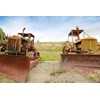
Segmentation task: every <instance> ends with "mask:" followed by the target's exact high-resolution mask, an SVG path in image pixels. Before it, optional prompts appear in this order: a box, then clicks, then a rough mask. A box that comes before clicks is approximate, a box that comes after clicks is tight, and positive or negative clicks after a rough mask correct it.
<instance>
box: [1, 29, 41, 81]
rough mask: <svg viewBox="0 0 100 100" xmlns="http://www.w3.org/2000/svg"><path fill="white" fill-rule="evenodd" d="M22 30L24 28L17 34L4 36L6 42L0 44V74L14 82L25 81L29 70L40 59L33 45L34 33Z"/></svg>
mask: <svg viewBox="0 0 100 100" xmlns="http://www.w3.org/2000/svg"><path fill="white" fill-rule="evenodd" d="M24 31H25V28H24V29H23V31H22V33H18V36H15V35H14V36H6V40H5V42H6V43H5V44H1V45H0V74H1V75H5V76H7V77H9V78H11V79H13V80H15V81H16V82H25V81H26V80H27V76H28V73H29V70H30V69H31V68H32V67H34V66H36V65H37V64H38V62H39V59H40V53H39V52H38V51H37V49H36V48H35V46H34V35H33V34H32V33H24Z"/></svg>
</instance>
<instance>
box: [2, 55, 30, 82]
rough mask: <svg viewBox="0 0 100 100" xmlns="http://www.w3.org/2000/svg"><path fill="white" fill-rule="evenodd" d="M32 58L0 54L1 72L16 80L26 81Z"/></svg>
mask: <svg viewBox="0 0 100 100" xmlns="http://www.w3.org/2000/svg"><path fill="white" fill-rule="evenodd" d="M29 65H30V60H29V58H28V57H26V56H13V55H0V74H1V75H5V76H7V77H9V78H11V79H13V80H15V81H16V82H25V80H26V78H27V75H28V72H29Z"/></svg>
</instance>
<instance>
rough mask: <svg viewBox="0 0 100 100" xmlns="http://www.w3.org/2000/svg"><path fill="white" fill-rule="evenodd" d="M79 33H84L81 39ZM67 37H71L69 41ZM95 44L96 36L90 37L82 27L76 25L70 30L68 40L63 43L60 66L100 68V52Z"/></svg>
mask: <svg viewBox="0 0 100 100" xmlns="http://www.w3.org/2000/svg"><path fill="white" fill-rule="evenodd" d="M81 33H83V35H84V37H83V38H82V39H80V34H81ZM85 35H87V37H85ZM69 37H71V40H72V41H71V42H70V41H69ZM97 45H98V43H97V39H96V38H93V37H90V36H89V35H88V34H86V33H85V32H84V30H83V29H79V28H78V27H76V29H74V30H71V31H70V33H69V34H68V41H66V42H65V43H64V44H63V49H62V52H63V53H62V54H61V59H62V66H64V67H67V66H68V67H89V68H100V54H99V53H98V51H97Z"/></svg>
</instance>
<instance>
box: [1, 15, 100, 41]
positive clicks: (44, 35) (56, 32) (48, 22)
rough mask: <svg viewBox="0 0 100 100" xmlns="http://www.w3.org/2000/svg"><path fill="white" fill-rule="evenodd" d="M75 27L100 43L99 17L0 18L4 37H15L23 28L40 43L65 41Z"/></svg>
mask: <svg viewBox="0 0 100 100" xmlns="http://www.w3.org/2000/svg"><path fill="white" fill-rule="evenodd" d="M76 26H78V27H79V28H80V29H84V31H85V32H86V33H87V34H89V35H90V36H91V37H94V38H97V40H98V41H100V35H99V34H100V16H0V27H1V28H2V29H3V31H4V32H5V34H6V35H7V34H8V35H17V33H18V32H22V29H23V28H24V27H25V28H26V30H25V32H29V33H30V32H31V33H32V34H34V35H35V41H40V42H62V41H67V40H68V33H69V32H70V30H71V29H75V28H76Z"/></svg>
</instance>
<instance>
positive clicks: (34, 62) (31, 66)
mask: <svg viewBox="0 0 100 100" xmlns="http://www.w3.org/2000/svg"><path fill="white" fill-rule="evenodd" d="M39 60H40V58H37V59H35V60H30V70H31V69H32V68H33V67H35V66H36V65H37V64H38V63H39Z"/></svg>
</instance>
